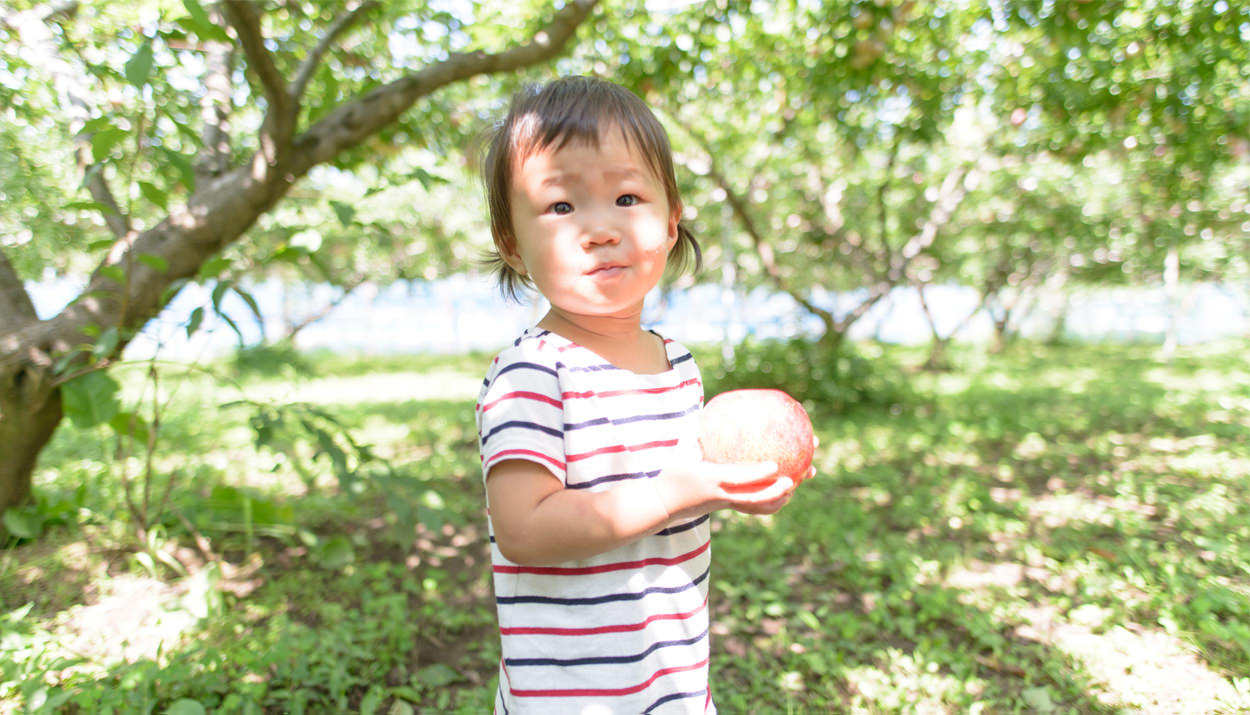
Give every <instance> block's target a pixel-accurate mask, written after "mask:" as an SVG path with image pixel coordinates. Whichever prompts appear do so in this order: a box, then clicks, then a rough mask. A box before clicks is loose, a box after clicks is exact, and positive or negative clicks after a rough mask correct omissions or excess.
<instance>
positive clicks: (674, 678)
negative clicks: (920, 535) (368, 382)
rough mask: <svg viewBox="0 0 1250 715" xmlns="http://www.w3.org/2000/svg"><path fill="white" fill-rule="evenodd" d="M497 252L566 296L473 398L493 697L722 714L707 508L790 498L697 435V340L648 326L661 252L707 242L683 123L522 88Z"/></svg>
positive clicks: (683, 262) (494, 146) (506, 163)
mask: <svg viewBox="0 0 1250 715" xmlns="http://www.w3.org/2000/svg"><path fill="white" fill-rule="evenodd" d="M483 170H484V177H485V182H486V190H487V198H488V203H489V207H490V222H491V234H492V236H493V238H494V247H495V255H494V256H493V260H494V263H495V267H496V268H497V270H498V275H499V281H500V286H501V288H502V289H503V290H504V292H505V293H506V294H508V295H510V296H512V297H513V298H515V297H517V296H518V293H519V292H520V291H521V290H522V289H523V288H532V289H534V290H537V291H538V292H539V293H541V294H542V296H543V297H544V298H546V300H547V303H549V305H550V310H549V311H548V312H547V313H546V315H545V316H544V317H543V318H542V319H541V320H540V321H539V322H538V324H537V325H536V326H534V327H532V328H530V329H528V330H526V331H524V332H523V333H522V334H521V336H520V337H519V338H517V340H516V342H515V343H514V344H513V345H512V347H510V348H507V349H506V350H504V351H503V352H501V353H500V354H499V355H498V356H497V357H496V358H495V360H494V361H493V362H492V364H491V366H490V368H489V370H488V372H487V375H486V379H485V381H484V383H483V385H482V390H481V394H480V397H479V399H478V403H477V425H478V439H479V445H480V449H481V457H482V472H483V479H484V481H485V485H486V500H487V509H488V514H489V525H490V533H491V558H492V566H493V572H494V573H493V576H494V586H495V600H496V604H497V607H498V613H499V632H500V637H501V641H502V650H503V658H502V661H501V663H500V667H499V688H498V691H497V693H496V696H495V711H496V712H497V713H541V714H543V715H546V714H548V713H578V714H579V715H589V714H592V713H621V714H623V715H637V714H638V713H714V712H715V711H716V707H715V705H714V704H713V701H712V696H711V691H710V689H709V687H708V653H709V648H708V600H707V597H708V575H709V567H710V563H711V551H710V543H711V542H710V536H711V530H710V528H709V523H708V515H709V513H710V512H712V511H715V510H717V509H722V508H734V509H737V510H739V511H744V512H748V513H756V514H765V513H773V512H775V511H777V510H779V509H780V508H781V507H782V506H784V504H785V503H786V501H787V500H788V499H789V497H790V494H791V492H792V491H793V489H794V484H793V482H792V481H791V480H790V479H788V478H784V477H783V478H780V479H778V480H776V481H774V482H771V483H770V482H768V480H767V479H766V478H767V477H770V476H771V475H773V474H775V473H776V466H775V465H773V464H750V465H718V464H710V463H707V462H704V461H702V458H701V457H702V455H701V453H700V450H699V446H698V428H699V412H700V409H701V407H702V404H703V383H702V381H701V379H700V375H699V370H698V367H697V366H696V365H695V362H694V360H693V359H692V357H691V354H690V352H689V351H688V350H687V349H686V348H684V347H682V346H681V345H679V344H678V343H676V342H674V341H672V340H669V339H667V338H664V337H663V336H660V335H658V334H656V333H655V332H652V331H649V330H647V329H644V328H643V327H642V323H641V313H642V308H643V300H644V298H645V297H646V295H647V293H648V292H649V291H650V290H651V289H652V288H654V287H655V286H656V284H657V283H658V282H659V281H660V279H661V277H663V275H664V274H665V271H666V270H668V269H670V268H672V269H674V270H680V269H682V268H684V267H686V266H689V265H691V264H694V266H695V267H696V268H697V264H698V262H699V257H700V254H699V246H698V243H697V242H696V240H695V238H694V236H693V235H692V234H691V233H690V231H689V230H687V228H686V226H685V225H684V224H683V222H682V202H681V198H680V196H679V195H678V190H677V181H676V178H675V174H674V169H673V158H672V153H671V149H670V146H669V141H668V136H667V135H666V133H665V131H664V128H663V127H662V126H661V125H660V123H659V121H658V120H657V119H656V118H655V116H654V115H653V114H652V113H651V111H650V110H649V109H648V108H647V106H646V105H645V104H644V103H643V102H642V101H641V100H640V99H639V98H638V97H636V96H635V95H633V94H632V93H630V92H629V91H627V90H625V89H624V88H622V87H620V86H617V85H615V84H613V83H611V82H607V81H604V80H599V79H593V78H588V77H570V78H565V79H560V80H556V81H553V82H551V83H549V84H547V85H545V86H541V87H535V88H530V89H527V90H525V91H522V92H521V93H520V94H518V95H517V96H516V97H515V98H514V99H513V102H512V106H511V109H510V111H509V113H508V115H507V117H506V119H505V120H504V122H503V124H502V126H501V127H500V128H499V129H498V131H497V132H496V133H495V135H494V137H493V139H492V141H491V144H490V147H489V150H488V153H487V156H486V158H485V162H484V165H483Z"/></svg>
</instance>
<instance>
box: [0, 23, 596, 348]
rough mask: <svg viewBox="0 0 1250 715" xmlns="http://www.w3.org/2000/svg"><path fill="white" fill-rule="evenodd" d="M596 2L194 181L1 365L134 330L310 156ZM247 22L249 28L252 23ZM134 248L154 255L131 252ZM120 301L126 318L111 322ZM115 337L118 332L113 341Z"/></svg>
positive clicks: (3, 343) (4, 342) (25, 335)
mask: <svg viewBox="0 0 1250 715" xmlns="http://www.w3.org/2000/svg"><path fill="white" fill-rule="evenodd" d="M227 2H228V6H229V7H231V8H234V9H235V10H236V11H237V10H238V8H239V7H240V6H246V5H248V3H247V2H246V0H227ZM596 2H597V0H570V1H569V2H568V4H566V5H565V7H564V8H563V9H562V10H560V11H559V12H558V13H556V15H555V16H554V17H553V19H552V21H551V22H550V23H549V24H548V25H547V27H546V28H545V29H544V30H542V31H541V32H539V33H537V34H536V35H535V37H534V39H533V41H532V42H529V43H527V44H525V45H521V46H518V47H514V48H512V49H509V50H505V51H503V52H500V53H497V54H487V53H484V52H477V53H472V54H467V55H455V56H453V57H450V58H448V59H447V60H445V61H443V62H440V63H438V64H435V65H431V66H430V67H427V68H426V69H424V70H422V71H420V72H415V73H413V74H410V75H408V76H407V77H405V78H402V79H400V80H397V81H395V82H392V83H390V84H388V85H385V86H383V87H380V88H378V89H376V90H374V91H373V92H370V93H369V94H366V95H364V96H362V97H360V98H357V99H355V100H352V101H350V102H348V103H347V104H346V105H344V106H341V107H340V108H339V109H338V110H335V111H333V112H331V113H330V114H329V115H327V116H326V117H323V118H322V119H321V121H319V122H317V123H316V124H315V125H314V126H313V127H312V128H311V129H310V130H309V132H308V133H307V134H305V135H303V136H302V137H301V138H300V139H299V140H298V141H297V142H296V143H295V145H294V146H288V147H287V149H289V150H290V154H289V155H287V154H284V155H283V157H282V158H283V159H284V161H282V162H280V163H277V164H270V167H269V168H268V169H266V168H264V167H258V166H257V165H258V164H261V163H264V162H266V161H268V158H267V157H266V156H265V152H266V149H265V148H264V147H262V148H261V150H260V152H258V156H257V157H255V158H254V159H253V160H252V161H250V162H245V163H243V164H242V165H240V166H237V167H235V168H234V169H232V170H230V171H228V172H227V173H225V174H223V175H222V176H220V177H218V178H217V180H216V181H212V182H209V183H208V184H206V185H204V186H197V188H196V191H195V193H194V194H193V195H192V196H190V197H189V198H188V200H187V204H186V205H185V206H182V207H178V208H174V209H172V210H171V211H170V213H169V215H168V216H167V217H166V218H165V219H164V220H162V221H160V222H159V223H157V224H156V225H154V226H152V227H151V228H149V229H147V230H145V231H142V232H139V233H132V237H131V238H130V239H129V240H127V241H125V242H124V243H125V246H124V247H122V246H118V247H115V250H114V251H111V252H110V255H109V257H107V258H106V259H105V261H104V263H103V264H102V268H103V267H105V266H108V265H121V266H125V267H126V269H127V272H126V277H125V281H124V284H123V283H118V282H117V281H115V280H113V278H111V277H110V273H111V272H109V271H101V270H97V271H96V272H95V273H94V274H93V275H92V277H91V280H90V281H89V283H88V284H87V286H86V288H84V290H83V293H82V296H81V297H80V299H78V300H76V301H74V302H72V303H71V304H70V305H69V306H67V307H66V308H65V309H64V310H62V311H61V312H60V313H59V314H58V315H56V316H55V317H53V318H51V319H50V320H44V321H38V322H34V323H29V324H26V325H24V326H22V327H20V328H18V329H17V330H16V331H14V332H11V333H7V334H0V367H2V366H3V365H4V364H5V363H6V362H8V361H11V360H15V359H18V356H19V353H20V354H21V355H25V354H26V353H27V352H29V351H31V350H38V351H39V352H40V353H42V354H45V355H47V354H63V353H65V352H68V351H70V350H72V349H74V348H75V347H76V346H78V345H80V344H82V343H83V342H87V343H90V342H92V340H93V338H92V337H91V335H90V333H91V326H112V325H118V326H119V327H120V328H122V329H123V330H122V332H123V334H124V335H125V334H129V332H130V331H132V330H138V329H139V328H141V327H142V325H143V324H144V323H145V322H146V321H147V320H149V319H150V318H151V317H152V316H154V315H156V314H157V313H158V312H159V311H160V309H161V308H162V307H163V306H164V304H165V302H166V300H167V298H168V296H167V295H166V291H167V290H168V289H169V288H170V286H171V285H173V284H174V283H175V281H178V280H180V279H184V278H190V277H192V276H194V275H195V274H196V272H197V271H199V269H200V267H201V266H202V265H203V264H204V262H205V261H206V260H208V259H209V258H210V257H211V256H213V255H215V254H217V253H218V252H219V251H221V249H222V248H224V247H225V246H227V245H229V244H230V243H232V242H234V241H236V240H238V238H239V237H240V236H242V235H243V233H244V232H245V231H247V229H248V228H250V227H251V226H252V225H253V224H254V223H255V222H256V220H257V219H258V218H259V217H260V216H261V215H263V214H264V213H265V212H266V211H268V210H269V209H270V208H272V207H273V205H274V204H275V203H276V202H277V201H278V200H279V199H281V198H282V197H283V196H285V195H286V193H287V192H288V191H289V190H290V187H291V185H292V184H293V183H294V182H295V181H296V180H298V179H300V178H301V177H303V176H304V175H305V174H307V173H308V171H309V170H310V169H312V168H313V167H314V166H316V165H318V164H321V163H324V162H327V161H330V160H332V159H334V158H335V157H336V156H338V154H339V153H340V152H342V151H345V150H347V149H350V148H352V147H354V146H356V145H358V144H360V143H361V142H363V141H365V140H366V139H368V138H369V137H371V136H373V135H374V134H376V133H377V132H378V131H380V130H382V129H383V128H385V127H386V126H388V125H389V124H390V123H392V122H394V121H395V120H396V119H398V117H399V116H400V115H401V114H402V113H403V112H404V111H406V110H407V109H408V108H409V107H411V106H412V104H413V103H415V102H416V101H417V100H418V99H420V98H421V97H424V96H426V95H428V94H430V93H432V92H434V91H436V90H438V89H440V88H441V87H444V86H446V85H448V84H451V83H454V82H458V81H462V80H465V79H469V78H470V77H474V76H478V75H482V74H491V73H497V72H505V71H512V70H516V69H519V68H521V67H525V66H528V65H530V64H534V63H538V62H542V61H545V60H547V59H550V58H552V57H554V56H556V55H557V54H559V53H560V52H561V51H562V50H563V48H564V45H565V44H566V43H567V42H568V41H569V39H571V38H572V36H573V34H574V33H575V31H576V29H577V27H578V25H579V24H580V23H581V22H582V21H583V20H585V19H586V17H588V16H589V14H590V12H591V10H592V9H593V8H594V7H595V5H596ZM243 12H244V13H246V12H247V9H246V8H244V10H243ZM240 24H242V25H243V26H244V27H245V28H246V27H247V26H248V25H247V23H246V22H243V23H240ZM251 27H252V28H253V29H255V27H256V25H255V24H253V25H251ZM257 37H258V35H257ZM261 49H263V46H261ZM265 54H266V55H267V53H265ZM284 151H286V149H284ZM258 168H259V169H260V170H258ZM120 243H122V242H119V244H120ZM134 256H152V257H153V258H156V259H160V260H157V261H137V260H131V259H132V258H133V257H134ZM123 306H124V311H125V316H124V317H125V320H124V324H122V325H119V319H120V318H121V316H122V310H123ZM122 347H124V339H123V341H122V342H121V343H120V344H119V346H118V349H121V348H122ZM23 359H24V358H23Z"/></svg>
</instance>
